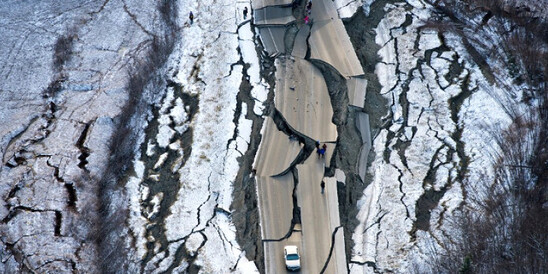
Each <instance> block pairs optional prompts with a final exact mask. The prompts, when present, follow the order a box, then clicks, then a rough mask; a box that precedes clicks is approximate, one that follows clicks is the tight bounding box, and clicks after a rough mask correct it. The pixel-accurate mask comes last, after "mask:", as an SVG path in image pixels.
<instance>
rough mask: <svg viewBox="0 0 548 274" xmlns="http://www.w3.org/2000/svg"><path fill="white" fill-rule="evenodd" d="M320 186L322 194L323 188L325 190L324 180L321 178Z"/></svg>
mask: <svg viewBox="0 0 548 274" xmlns="http://www.w3.org/2000/svg"><path fill="white" fill-rule="evenodd" d="M320 187H321V188H322V194H323V193H324V190H325V182H324V181H323V180H322V182H321V183H320Z"/></svg>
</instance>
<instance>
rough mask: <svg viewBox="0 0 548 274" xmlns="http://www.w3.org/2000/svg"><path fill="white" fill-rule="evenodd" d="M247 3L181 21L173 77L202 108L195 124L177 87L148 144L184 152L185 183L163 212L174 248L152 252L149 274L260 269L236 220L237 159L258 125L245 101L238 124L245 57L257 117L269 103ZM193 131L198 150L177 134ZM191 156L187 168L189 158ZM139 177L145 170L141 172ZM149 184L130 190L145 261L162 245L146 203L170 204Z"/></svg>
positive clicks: (214, 6) (198, 5) (196, 8)
mask: <svg viewBox="0 0 548 274" xmlns="http://www.w3.org/2000/svg"><path fill="white" fill-rule="evenodd" d="M244 6H248V8H249V1H240V2H238V3H237V4H236V5H234V2H233V1H229V0H226V1H200V2H192V3H189V4H188V5H181V10H180V14H181V16H180V18H182V19H183V20H185V21H187V22H186V23H183V24H185V27H184V28H183V29H182V33H181V37H182V41H180V44H179V45H178V47H177V48H178V49H177V50H176V52H175V53H174V54H173V56H176V57H175V58H176V59H177V60H176V61H175V62H174V64H175V65H174V67H173V68H172V69H171V70H172V71H175V72H176V74H175V77H174V79H173V80H174V81H175V82H177V83H178V84H179V85H180V86H181V87H182V92H183V93H186V94H190V95H192V96H196V98H197V100H198V105H197V112H196V114H195V116H194V118H193V119H192V121H186V118H187V117H189V116H190V114H189V113H187V112H188V111H189V110H188V109H186V110H185V108H184V106H183V104H182V100H183V99H182V98H181V97H176V96H180V95H174V92H173V90H170V92H168V94H167V96H166V97H165V98H164V99H163V102H162V107H161V109H160V113H159V114H160V119H159V125H158V130H157V134H156V135H155V136H150V138H151V139H150V140H147V144H148V150H149V151H150V153H149V154H150V155H148V156H149V157H150V156H153V154H154V151H157V150H160V149H161V148H165V147H170V149H173V150H175V151H177V155H178V156H177V157H179V159H178V160H176V161H175V162H176V163H177V168H172V169H171V171H172V172H173V173H174V174H175V173H176V174H177V175H176V178H177V179H178V182H179V188H178V189H176V192H177V193H176V195H175V196H176V198H175V201H174V202H173V203H172V204H171V205H169V207H163V208H162V209H161V210H164V211H168V212H169V215H168V216H167V217H166V218H165V222H164V223H163V224H161V226H162V227H163V230H164V231H162V233H163V234H164V235H165V238H166V240H167V242H168V244H167V248H165V249H163V248H162V250H163V251H162V250H159V249H155V250H154V251H152V256H151V258H150V259H149V261H146V266H145V268H144V269H145V271H147V272H148V271H150V272H153V273H160V272H163V271H166V270H168V269H172V270H175V271H183V272H184V271H185V269H186V268H187V267H189V263H193V264H194V265H196V266H199V267H200V268H201V271H203V272H204V273H222V272H225V271H227V270H228V269H231V270H233V271H237V272H241V273H250V272H256V271H257V269H256V267H255V265H254V263H253V262H249V261H248V260H247V258H246V257H245V254H244V252H243V251H242V250H241V249H240V248H239V246H238V243H236V240H235V239H236V237H235V227H234V225H233V223H232V222H231V216H230V204H231V201H232V183H233V180H234V179H235V177H236V173H237V172H238V169H239V164H238V162H237V158H238V157H240V156H242V155H243V154H244V153H245V151H246V150H247V147H248V143H249V138H250V134H251V121H250V120H247V119H246V118H245V116H246V110H247V107H246V105H245V103H243V102H242V108H241V109H242V111H241V113H240V115H239V117H236V123H234V121H233V120H234V113H235V110H236V108H237V104H238V103H239V102H237V100H236V95H237V94H238V92H239V87H240V83H241V80H242V76H243V69H244V67H243V66H242V65H241V64H238V61H240V59H241V60H242V61H243V62H245V63H248V64H250V66H249V69H247V75H249V80H250V82H251V84H252V85H253V86H254V90H253V92H252V93H253V94H254V96H255V97H256V98H257V102H258V103H257V104H255V106H257V107H256V109H255V111H256V112H257V114H262V109H261V103H262V101H264V100H265V99H266V92H267V87H266V86H265V85H264V84H261V79H260V76H259V61H258V56H257V52H256V51H255V44H254V42H253V39H254V37H253V32H252V31H251V26H250V21H249V20H247V21H244V20H243V18H242V10H243V8H244ZM191 11H192V12H193V14H194V17H195V19H194V23H193V24H189V22H188V19H187V15H188V14H189V12H191ZM183 24H181V25H183ZM238 48H239V50H240V52H241V55H240V54H239V52H238ZM185 111H186V112H185ZM189 128H191V129H192V131H193V132H192V136H193V140H192V144H191V147H190V149H191V151H192V152H191V153H190V152H189V151H190V150H189V149H188V148H183V147H181V146H180V145H177V143H178V142H180V140H178V139H176V138H173V136H174V134H175V132H176V131H180V132H179V133H183V132H184V131H186V130H189ZM188 153H190V155H189V157H188V159H187V160H186V162H184V163H183V164H182V167H181V164H180V163H181V162H182V161H183V160H182V159H183V155H185V154H188ZM159 158H160V160H161V159H162V158H165V157H162V156H160V157H159ZM158 165H162V162H159V163H158ZM140 166H142V163H141V161H136V170H137V171H139V170H140V169H141V168H139V167H140ZM179 167H180V168H179ZM153 173H154V171H151V174H153ZM139 174H142V172H137V175H139ZM161 176H162V175H160V174H158V177H161ZM142 182H143V178H142V177H139V176H137V177H136V178H132V180H131V183H130V184H128V188H127V189H128V192H130V195H129V196H130V197H133V198H132V202H131V210H132V213H131V214H130V215H131V216H132V222H131V229H132V230H133V231H134V234H135V235H137V239H138V241H137V242H138V246H137V249H138V253H137V254H138V256H139V258H135V260H137V261H138V260H140V259H142V258H144V257H145V255H146V254H147V253H150V252H151V251H150V250H147V245H146V244H147V242H149V241H156V240H159V239H153V238H151V237H152V235H153V234H151V233H150V232H147V228H148V227H149V226H150V223H151V222H154V220H153V218H152V217H151V216H152V215H153V214H154V210H153V211H152V212H151V213H149V214H145V213H147V212H149V209H148V208H147V207H146V206H144V205H143V204H142V202H143V201H146V200H147V199H148V200H150V203H152V204H158V203H161V200H162V196H160V197H159V198H156V197H158V196H155V198H153V199H151V198H150V197H148V196H149V195H152V194H151V193H150V191H149V186H147V184H146V183H142ZM154 199H156V200H154ZM178 250H183V251H182V252H183V253H186V254H187V255H188V256H190V257H194V258H193V259H192V260H193V261H192V262H189V261H187V259H188V257H184V258H183V259H182V261H181V258H178V256H179V257H180V256H181V255H178V253H180V252H178Z"/></svg>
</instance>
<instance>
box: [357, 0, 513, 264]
mask: <svg viewBox="0 0 548 274" xmlns="http://www.w3.org/2000/svg"><path fill="white" fill-rule="evenodd" d="M366 11H367V12H369V13H372V12H373V11H370V10H368V9H366ZM384 11H385V12H386V13H385V15H384V17H383V19H382V20H381V21H380V23H379V24H378V26H377V27H376V29H375V32H376V38H375V42H376V43H377V45H379V46H380V50H379V51H378V54H379V56H380V58H381V62H379V63H377V65H376V76H377V77H378V79H379V82H380V84H381V94H382V95H383V96H384V97H385V98H386V99H387V100H388V102H389V113H388V114H387V116H386V117H385V118H384V120H385V126H383V128H382V129H381V130H380V132H379V133H378V134H377V135H376V136H375V138H374V142H373V150H374V153H375V155H376V157H375V159H374V161H373V162H372V164H371V167H370V169H369V170H368V172H369V173H370V176H371V178H372V179H371V182H370V184H369V185H368V186H367V188H366V189H365V191H364V195H363V198H362V199H361V200H360V201H359V202H358V207H359V208H360V212H359V214H358V219H359V220H360V224H359V225H358V227H357V228H356V229H355V231H354V235H353V240H354V242H355V246H354V248H353V250H352V257H351V258H352V259H351V260H352V263H351V265H350V270H351V272H352V273H364V272H367V273H369V272H374V271H380V272H387V271H388V272H397V273H405V272H407V271H408V270H409V269H411V268H412V267H413V265H414V264H418V265H420V264H425V263H427V262H426V261H424V260H425V256H424V254H427V253H428V252H431V250H433V248H442V246H440V245H439V243H440V242H439V240H440V239H442V238H443V237H444V236H445V235H450V234H451V233H452V232H451V228H450V225H449V224H450V222H451V217H452V215H453V214H454V212H455V210H458V208H459V207H460V206H461V204H462V202H463V201H464V200H465V199H466V192H467V191H470V190H469V189H468V190H467V189H466V186H465V185H463V184H462V182H463V180H468V181H470V182H473V181H478V180H479V179H480V176H492V171H490V166H491V164H492V155H494V154H495V153H496V152H497V151H496V150H497V147H496V146H495V145H493V140H492V135H489V134H487V133H486V132H485V129H487V128H499V129H504V128H506V127H507V126H508V125H509V123H510V119H509V116H508V115H507V114H506V113H505V112H504V111H503V106H502V105H500V101H499V100H498V98H502V97H504V96H503V95H502V91H501V90H499V89H498V88H497V87H496V86H493V85H492V84H490V83H488V82H487V81H486V80H485V77H484V76H483V75H482V72H481V70H480V69H479V68H478V66H477V65H475V63H473V62H472V61H471V58H470V56H469V55H468V53H467V52H466V50H465V48H464V47H463V46H462V45H461V42H460V39H459V38H458V37H454V36H452V35H446V36H439V35H438V33H437V32H436V31H434V30H428V29H422V30H420V29H419V26H421V25H422V24H423V23H424V22H425V21H426V20H427V19H428V18H429V16H430V10H429V8H428V5H426V4H425V3H423V2H422V1H407V2H396V3H393V4H391V3H388V4H386V6H385V7H384ZM376 12H378V11H376ZM366 104H367V101H366ZM481 179H483V180H485V179H488V178H485V177H481Z"/></svg>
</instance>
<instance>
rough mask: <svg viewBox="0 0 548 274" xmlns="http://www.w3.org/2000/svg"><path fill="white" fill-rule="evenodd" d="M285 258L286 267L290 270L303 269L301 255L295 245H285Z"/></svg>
mask: <svg viewBox="0 0 548 274" xmlns="http://www.w3.org/2000/svg"><path fill="white" fill-rule="evenodd" d="M284 259H285V267H286V268H287V269H288V270H292V271H295V270H299V269H301V257H300V256H299V249H298V248H297V246H294V245H286V246H285V247H284Z"/></svg>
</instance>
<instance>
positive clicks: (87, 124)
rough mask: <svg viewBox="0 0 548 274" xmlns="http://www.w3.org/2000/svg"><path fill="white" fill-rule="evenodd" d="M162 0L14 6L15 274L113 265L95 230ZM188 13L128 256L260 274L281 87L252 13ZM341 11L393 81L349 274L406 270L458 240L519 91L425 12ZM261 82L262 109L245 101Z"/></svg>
mask: <svg viewBox="0 0 548 274" xmlns="http://www.w3.org/2000/svg"><path fill="white" fill-rule="evenodd" d="M157 2H158V1H144V2H143V1H133V0H117V1H114V0H112V1H109V0H106V1H101V2H97V1H64V2H63V3H62V4H61V3H59V2H58V1H33V2H32V3H31V2H25V1H2V3H0V33H1V34H2V43H1V44H0V64H1V65H0V79H2V80H1V81H0V121H1V122H0V155H1V157H2V163H1V166H0V180H1V182H2V183H0V197H1V203H0V220H1V221H0V235H1V237H0V258H1V260H0V261H1V263H0V272H2V273H17V272H19V271H23V272H33V271H34V272H55V273H64V272H83V273H93V272H100V270H98V267H99V265H100V264H101V263H104V261H105V260H107V259H108V256H107V258H105V256H104V254H100V250H99V249H98V248H97V245H96V244H97V242H98V241H99V242H100V240H97V239H100V238H101V237H103V236H104V234H100V233H99V235H97V234H98V233H95V234H94V233H93V232H94V231H96V230H97V227H95V226H93V222H96V221H97V220H98V219H97V217H98V214H99V213H98V212H99V204H100V203H101V201H100V199H99V195H98V193H99V191H100V190H99V185H98V182H99V181H100V178H101V176H102V174H103V172H104V170H105V167H106V166H107V164H108V163H109V161H108V160H109V157H110V151H109V144H110V140H112V134H113V133H114V132H116V130H117V127H118V126H117V124H116V121H118V119H119V116H120V113H121V111H122V108H123V106H124V105H125V103H126V102H127V100H128V98H130V97H131V96H132V95H130V94H129V93H128V90H127V88H126V87H127V84H128V79H129V78H128V74H129V73H130V72H131V68H132V67H135V66H138V64H137V63H136V60H140V59H141V58H143V57H145V54H146V52H147V51H148V49H149V48H150V45H151V41H152V37H153V36H155V35H158V34H162V32H163V31H164V30H163V29H162V27H163V26H162V24H160V23H159V22H160V19H159V18H161V15H160V14H159V12H158V10H157V6H156V3H157ZM177 3H178V5H177V8H178V14H179V22H178V25H180V27H181V29H180V30H179V31H180V38H181V40H179V41H176V47H175V50H174V52H173V53H172V54H171V57H170V59H169V63H168V65H167V66H166V67H163V68H162V69H160V70H159V71H158V72H157V74H158V75H161V76H160V77H163V78H164V81H166V82H167V86H166V87H161V88H158V90H148V92H149V93H147V94H148V95H149V97H147V98H145V100H148V101H146V104H145V105H146V108H145V110H143V112H142V113H139V114H140V116H139V118H142V119H138V120H137V121H138V122H139V123H138V124H137V123H136V124H135V127H134V128H133V130H134V131H135V132H137V133H138V135H139V142H138V143H137V144H136V149H137V150H136V152H137V153H136V156H135V158H134V160H133V166H132V167H131V171H130V172H129V175H128V178H126V179H127V183H126V181H124V183H125V185H124V192H125V194H124V195H126V196H120V197H121V199H120V201H117V202H118V204H119V205H123V206H126V205H127V206H126V207H127V208H122V210H120V211H119V214H121V215H123V216H124V217H125V216H126V215H124V214H126V213H127V216H129V217H128V218H129V219H128V220H129V221H128V222H127V225H128V226H129V227H128V232H129V234H128V235H127V236H128V237H126V236H125V235H124V236H123V239H124V241H125V242H124V243H125V244H126V245H127V246H126V248H127V250H130V252H128V255H129V256H130V258H129V260H128V261H131V262H132V263H133V264H134V265H135V266H136V267H137V268H140V269H137V270H140V271H141V272H147V273H150V272H152V273H159V272H164V271H172V272H183V273H184V272H192V271H198V270H199V271H201V272H202V273H225V272H227V271H233V272H239V273H253V272H258V269H257V266H256V265H255V264H254V263H253V262H250V261H249V260H248V259H247V258H246V254H245V252H244V251H242V248H241V247H240V245H239V244H238V243H237V242H236V229H235V226H234V221H233V219H232V218H233V215H234V213H235V212H234V211H233V209H231V208H230V206H231V203H232V192H233V184H234V181H235V179H236V177H237V173H238V171H239V169H240V168H241V166H240V162H239V157H241V156H242V155H244V154H245V153H246V151H247V150H248V148H249V147H251V144H252V141H251V140H252V139H253V137H254V134H256V133H255V132H254V131H253V130H252V129H253V126H254V125H255V124H254V123H253V121H252V120H249V119H248V118H249V117H250V116H251V115H256V116H260V115H262V114H263V111H264V110H265V106H264V105H263V102H265V101H267V95H268V90H269V89H270V88H271V87H270V86H269V85H268V84H267V82H266V81H265V80H264V79H263V78H261V76H260V75H259V73H260V68H261V62H263V61H264V60H260V58H259V57H258V54H257V52H256V50H255V46H256V45H255V40H256V39H255V37H254V31H253V29H252V26H251V23H250V21H244V20H243V18H242V10H243V7H244V6H247V7H250V2H249V0H238V1H230V0H216V1H215V0H205V1H186V0H184V1H179V2H177ZM379 3H382V5H378V4H379ZM384 3H386V4H384ZM335 4H336V6H337V10H338V14H339V16H340V17H341V18H350V17H351V16H352V15H353V14H354V12H356V10H358V7H359V6H362V7H363V12H364V13H365V14H366V15H368V16H371V17H369V18H373V17H375V16H378V15H382V19H381V20H380V23H379V24H378V25H377V26H374V32H375V40H374V41H366V42H367V43H376V44H377V45H378V46H379V47H380V50H379V51H378V52H377V54H378V55H379V56H380V62H379V63H377V64H375V65H374V66H375V74H374V75H373V76H371V75H368V74H366V77H376V78H377V79H378V82H379V83H380V86H379V87H378V88H379V92H380V93H381V94H382V96H383V97H384V98H386V99H387V100H388V102H389V105H388V106H387V107H388V109H389V111H388V113H387V114H386V116H385V117H384V118H383V120H382V122H383V123H382V124H383V126H382V127H381V128H380V129H379V130H378V132H376V135H375V136H374V142H373V145H372V149H373V151H372V152H374V153H371V155H373V154H374V155H375V157H374V159H370V160H371V161H372V162H371V166H370V168H369V170H368V173H369V174H368V175H369V177H370V178H371V180H370V181H367V182H366V183H369V184H368V185H367V187H366V188H365V190H364V193H363V197H362V198H361V199H360V200H359V201H357V207H358V208H359V214H358V216H357V218H358V219H359V221H360V223H359V225H358V226H357V228H356V229H355V231H354V233H353V236H352V239H353V240H354V243H355V245H354V246H353V248H352V250H351V254H348V256H347V258H350V260H351V262H350V265H349V268H350V271H351V272H352V273H369V272H374V271H377V272H397V273H403V272H406V270H408V269H410V268H411V267H412V266H413V264H424V263H426V262H425V261H424V260H425V256H424V254H426V253H428V252H429V251H431V250H432V249H435V248H441V246H440V245H439V242H438V240H439V239H440V238H441V237H443V236H444V235H447V234H450V233H451V230H450V226H449V223H450V220H451V217H452V215H453V214H454V212H455V210H457V209H458V208H459V206H461V203H462V201H463V200H465V199H466V192H467V189H466V186H465V185H464V184H462V183H461V182H462V181H463V180H465V181H466V180H467V181H476V180H479V179H480V178H481V179H485V177H483V176H487V177H489V176H492V174H491V172H490V168H489V166H490V164H491V161H492V159H491V158H490V157H491V155H494V154H497V153H498V151H497V149H498V148H497V147H496V146H494V145H493V142H492V136H493V135H491V134H487V133H486V130H485V129H504V128H505V127H507V126H508V124H509V122H510V121H509V118H508V116H507V115H506V113H505V112H504V111H503V108H502V107H501V106H500V102H501V101H500V98H506V97H505V96H503V95H500V93H501V90H499V88H497V87H495V86H493V85H492V84H491V83H489V82H488V81H487V80H486V79H485V76H484V75H483V74H482V71H481V69H480V68H479V67H478V66H477V65H475V63H474V62H473V61H472V59H473V58H472V57H471V56H469V54H468V53H467V51H466V49H465V47H464V46H463V45H462V43H461V40H460V38H459V37H456V36H452V35H449V34H447V35H445V36H439V35H438V33H437V32H435V31H433V30H428V29H422V30H421V29H419V26H421V25H422V24H423V23H424V21H425V20H427V19H428V18H429V17H430V16H431V13H430V12H431V10H430V9H429V6H428V5H427V4H426V3H425V2H424V1H422V0H409V1H402V2H396V1H373V0H363V1H362V0H356V1H349V0H336V1H335ZM379 6H380V7H381V9H383V10H378V7H379ZM190 11H192V12H193V13H194V16H195V19H194V23H193V24H190V23H189V21H188V13H189V12H190ZM358 11H359V10H358ZM364 36H365V35H364ZM497 41H498V40H497V39H496V37H493V40H492V42H491V43H494V44H496V43H497ZM355 46H356V45H355ZM488 62H490V65H492V66H493V67H498V68H499V69H498V71H499V72H500V73H501V74H500V75H498V77H499V78H501V79H504V77H507V76H506V75H504V74H503V72H504V69H503V68H502V67H500V66H501V64H498V63H497V62H496V61H493V60H488ZM362 65H363V64H362ZM365 65H366V66H367V65H371V64H365ZM501 71H502V72H501ZM242 79H245V81H243V80H242ZM373 80H374V79H368V81H369V83H370V84H368V94H370V93H371V92H370V91H369V89H370V88H371V89H375V81H373ZM247 81H248V82H249V84H250V85H251V91H250V94H251V95H250V96H251V97H252V98H251V100H249V101H246V102H244V101H242V99H241V96H240V95H241V93H239V92H241V85H242V83H244V82H245V83H247ZM149 87H150V86H149ZM516 100H519V98H516ZM368 103H371V102H368V101H366V102H365V104H366V105H367V104H368ZM506 103H507V102H506ZM251 104H253V105H251ZM248 107H249V108H248ZM516 107H518V108H519V105H517V104H516ZM371 123H372V124H380V122H378V121H371ZM259 128H260V127H259ZM252 156H253V155H252ZM252 158H253V157H250V159H252ZM339 173H340V172H339ZM343 175H344V173H343ZM341 181H345V180H344V179H341ZM251 189H253V190H254V189H255V188H254V187H252V188H251ZM248 194H250V195H254V194H252V193H248ZM246 201H247V200H246ZM242 203H243V202H242ZM125 209H127V211H125ZM341 216H342V215H341ZM96 223H99V224H100V223H101V222H96ZM97 231H101V230H97ZM102 232H104V231H101V233H102ZM90 239H91V240H90ZM247 240H249V241H257V240H258V239H247ZM240 244H241V243H240ZM347 246H348V245H347ZM253 256H259V257H260V256H261V255H260V254H258V255H257V254H254V255H253Z"/></svg>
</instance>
